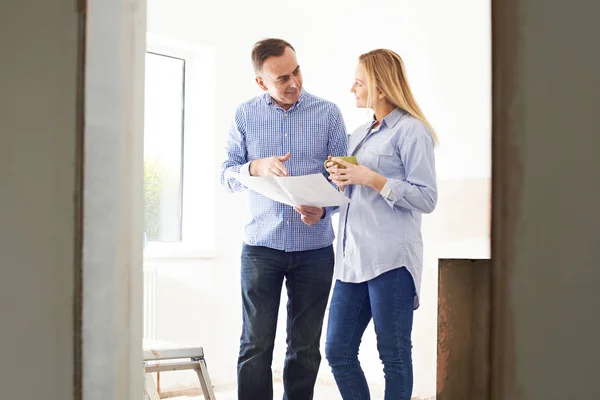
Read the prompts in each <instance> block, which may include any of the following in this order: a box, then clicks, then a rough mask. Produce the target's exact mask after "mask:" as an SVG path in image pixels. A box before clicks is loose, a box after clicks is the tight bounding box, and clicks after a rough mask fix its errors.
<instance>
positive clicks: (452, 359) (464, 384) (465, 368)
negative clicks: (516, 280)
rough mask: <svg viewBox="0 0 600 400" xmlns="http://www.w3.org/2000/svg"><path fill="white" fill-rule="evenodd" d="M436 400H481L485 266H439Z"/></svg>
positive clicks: (486, 331)
mask: <svg viewBox="0 0 600 400" xmlns="http://www.w3.org/2000/svg"><path fill="white" fill-rule="evenodd" d="M438 285H439V286H438V362H437V399H438V400H456V399H460V400H487V399H489V384H490V322H491V319H490V315H491V314H490V306H491V290H490V289H491V262H490V260H456V259H452V260H440V261H439V278H438Z"/></svg>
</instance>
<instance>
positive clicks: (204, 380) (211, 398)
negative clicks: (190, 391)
mask: <svg viewBox="0 0 600 400" xmlns="http://www.w3.org/2000/svg"><path fill="white" fill-rule="evenodd" d="M199 364H200V368H199V369H197V370H196V373H197V374H198V379H199V380H200V386H202V393H203V394H204V398H205V399H206V400H215V398H216V397H215V392H214V389H213V385H212V382H211V381H210V376H209V375H208V369H207V368H206V362H205V361H204V360H200V362H199Z"/></svg>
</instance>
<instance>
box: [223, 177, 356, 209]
mask: <svg viewBox="0 0 600 400" xmlns="http://www.w3.org/2000/svg"><path fill="white" fill-rule="evenodd" d="M232 175H233V177H234V178H235V179H237V180H238V182H240V183H241V184H242V185H244V186H246V187H247V188H248V189H251V190H253V191H255V192H257V193H260V194H262V195H263V196H265V197H268V198H269V199H271V200H275V201H278V202H280V203H283V204H287V205H290V206H313V207H328V206H341V205H343V204H346V203H349V202H350V199H348V198H347V197H346V196H344V195H343V194H342V193H340V192H338V191H337V190H335V189H334V188H333V186H331V184H330V183H329V182H328V181H327V179H326V178H325V177H324V176H323V174H312V175H302V176H248V175H244V174H238V173H235V172H234V173H232Z"/></svg>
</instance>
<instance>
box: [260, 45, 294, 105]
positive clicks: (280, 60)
mask: <svg viewBox="0 0 600 400" xmlns="http://www.w3.org/2000/svg"><path fill="white" fill-rule="evenodd" d="M256 83H258V86H260V87H261V89H263V90H265V91H268V92H269V94H270V95H271V97H272V98H273V100H275V101H276V102H277V103H278V104H279V105H280V106H282V107H283V108H284V109H286V110H287V109H289V108H290V107H291V106H292V105H293V104H294V103H296V102H297V101H298V99H299V98H300V94H301V93H302V73H301V72H300V66H299V65H298V60H296V53H295V52H294V50H292V49H290V48H289V47H286V49H285V52H284V53H283V54H282V55H281V56H279V57H269V58H267V59H266V60H265V62H264V64H263V67H262V70H261V71H260V72H259V75H258V76H257V77H256Z"/></svg>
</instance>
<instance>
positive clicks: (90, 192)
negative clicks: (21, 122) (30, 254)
mask: <svg viewBox="0 0 600 400" xmlns="http://www.w3.org/2000/svg"><path fill="white" fill-rule="evenodd" d="M145 6H146V2H145V0H129V1H121V0H95V1H90V2H89V9H88V20H87V47H86V66H85V146H84V155H85V170H84V196H83V201H84V204H83V207H84V218H83V226H84V242H83V262H82V263H83V299H84V301H83V320H82V332H83V338H82V341H83V398H84V399H85V400H95V399H98V400H108V399H111V400H112V399H114V400H130V399H138V398H141V396H142V368H141V366H142V364H141V359H142V343H141V339H142V259H141V258H142V241H143V235H142V227H141V224H142V183H143V116H144V113H143V106H144V59H145V37H146V7H145Z"/></svg>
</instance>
